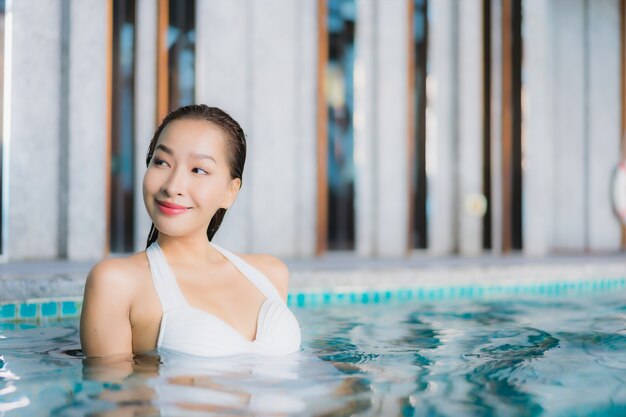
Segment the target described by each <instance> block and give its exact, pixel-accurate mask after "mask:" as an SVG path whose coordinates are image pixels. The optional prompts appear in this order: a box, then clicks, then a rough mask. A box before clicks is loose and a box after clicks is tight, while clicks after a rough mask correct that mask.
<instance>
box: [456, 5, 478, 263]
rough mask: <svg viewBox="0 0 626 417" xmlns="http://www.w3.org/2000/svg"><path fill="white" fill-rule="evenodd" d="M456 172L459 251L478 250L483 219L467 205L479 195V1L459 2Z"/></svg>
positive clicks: (473, 251) (475, 251)
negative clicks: (457, 167) (457, 154)
mask: <svg viewBox="0 0 626 417" xmlns="http://www.w3.org/2000/svg"><path fill="white" fill-rule="evenodd" d="M459 16H462V18H461V19H459V34H458V39H459V41H458V42H459V47H458V51H459V65H458V67H457V68H458V77H459V89H458V101H459V103H458V105H459V133H458V135H459V136H458V137H459V140H458V151H459V161H458V165H459V171H458V184H459V185H458V195H457V201H458V202H459V204H458V205H457V207H456V210H457V214H456V215H457V216H458V218H459V222H458V224H459V229H458V233H459V252H460V253H461V254H463V255H478V254H480V253H481V252H482V241H483V239H482V230H483V220H482V217H480V216H479V215H478V213H476V212H474V211H472V210H470V207H469V206H470V205H472V203H473V202H475V201H476V198H478V196H479V195H482V194H483V178H482V177H483V126H482V120H483V118H482V115H483V107H482V105H481V103H482V102H483V95H484V94H483V91H484V89H483V73H484V72H483V62H482V59H481V57H482V56H483V40H482V17H483V12H482V2H481V1H478V0H470V1H463V2H459Z"/></svg>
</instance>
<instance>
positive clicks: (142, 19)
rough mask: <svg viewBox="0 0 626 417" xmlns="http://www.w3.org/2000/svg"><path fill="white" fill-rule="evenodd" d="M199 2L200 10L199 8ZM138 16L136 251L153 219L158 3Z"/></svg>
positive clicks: (141, 0) (147, 4)
mask: <svg viewBox="0 0 626 417" xmlns="http://www.w3.org/2000/svg"><path fill="white" fill-rule="evenodd" d="M201 3H202V2H200V3H199V4H198V7H200V4H201ZM136 7H137V9H136V15H135V16H136V17H135V28H136V32H135V33H136V38H135V39H136V43H135V200H134V202H135V232H134V233H135V250H136V251H141V250H144V249H145V248H146V240H147V239H148V233H149V232H150V225H151V223H152V222H151V220H150V216H148V213H147V212H146V206H145V204H144V201H143V176H144V174H145V173H146V155H147V153H148V145H149V144H150V139H152V135H153V134H154V131H155V130H156V127H157V124H158V123H159V122H160V120H156V100H157V99H156V85H157V79H156V75H157V72H156V66H155V65H156V64H155V63H156V62H157V18H158V16H157V15H158V11H157V2H155V1H153V0H138V1H137V6H136Z"/></svg>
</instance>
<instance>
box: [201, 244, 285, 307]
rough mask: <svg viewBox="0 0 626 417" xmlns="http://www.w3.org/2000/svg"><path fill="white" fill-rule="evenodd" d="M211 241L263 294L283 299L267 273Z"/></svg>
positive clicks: (267, 296)
mask: <svg viewBox="0 0 626 417" xmlns="http://www.w3.org/2000/svg"><path fill="white" fill-rule="evenodd" d="M210 243H211V245H212V246H213V247H214V248H215V249H217V250H218V251H219V252H220V253H221V254H222V255H224V256H225V257H226V259H228V260H230V261H231V262H232V263H233V264H234V265H235V267H236V268H237V269H238V270H239V271H240V272H241V273H242V274H243V276H245V277H246V278H248V279H249V280H250V282H252V283H253V284H254V285H255V286H256V287H257V288H258V289H259V290H260V291H261V292H262V293H263V295H265V297H266V298H278V299H279V300H281V301H282V298H281V296H280V293H279V292H278V290H277V289H276V287H275V286H274V284H272V283H271V282H270V280H269V278H267V276H265V274H263V273H262V272H261V271H259V270H258V269H257V268H255V267H253V266H252V265H250V264H249V263H248V262H246V261H244V260H243V259H241V258H240V257H239V256H237V255H235V254H234V253H232V252H231V251H229V250H227V249H224V248H222V247H221V246H219V245H217V244H215V243H213V242H210Z"/></svg>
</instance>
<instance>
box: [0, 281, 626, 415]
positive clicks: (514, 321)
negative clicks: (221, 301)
mask: <svg viewBox="0 0 626 417" xmlns="http://www.w3.org/2000/svg"><path fill="white" fill-rule="evenodd" d="M293 311H294V313H295V314H296V316H297V318H298V320H299V322H300V325H301V328H302V333H303V342H302V345H303V346H302V351H301V352H298V353H296V354H293V355H290V356H287V357H258V356H257V357H255V356H251V355H242V356H238V357H230V358H221V359H199V358H191V357H188V356H183V355H178V354H175V353H172V352H162V354H161V356H160V357H159V356H158V355H156V354H147V355H142V356H137V357H135V358H134V359H133V360H129V361H123V362H118V363H115V364H106V363H92V362H89V363H83V362H84V361H83V359H82V356H81V352H80V345H79V336H78V321H77V320H72V321H58V322H50V323H46V324H41V325H38V326H34V325H31V324H26V323H22V324H15V323H4V324H0V355H2V359H1V360H0V416H29V417H30V416H40V415H41V416H44V415H45V416H47V415H51V416H87V415H89V416H132V415H138V416H152V415H155V416H156V415H161V416H169V415H172V416H185V415H189V416H197V415H237V416H247V415H255V416H279V415H280V416H353V415H355V416H440V415H441V416H460V415H463V416H624V415H626V291H624V290H620V291H613V292H612V293H604V294H589V295H580V294H577V295H566V296H558V297H555V296H534V297H515V298H507V299H474V300H468V299H466V300H437V301H434V302H426V301H412V302H389V303H386V304H384V303H383V304H371V305H348V306H324V307H315V308H313V307H304V308H293Z"/></svg>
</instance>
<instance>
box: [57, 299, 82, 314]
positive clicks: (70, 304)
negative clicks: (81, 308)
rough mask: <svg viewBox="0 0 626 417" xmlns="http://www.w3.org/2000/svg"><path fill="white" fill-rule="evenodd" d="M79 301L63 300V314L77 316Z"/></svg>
mask: <svg viewBox="0 0 626 417" xmlns="http://www.w3.org/2000/svg"><path fill="white" fill-rule="evenodd" d="M77 304H78V303H77V302H76V301H63V302H61V316H76V315H78V305H77Z"/></svg>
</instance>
